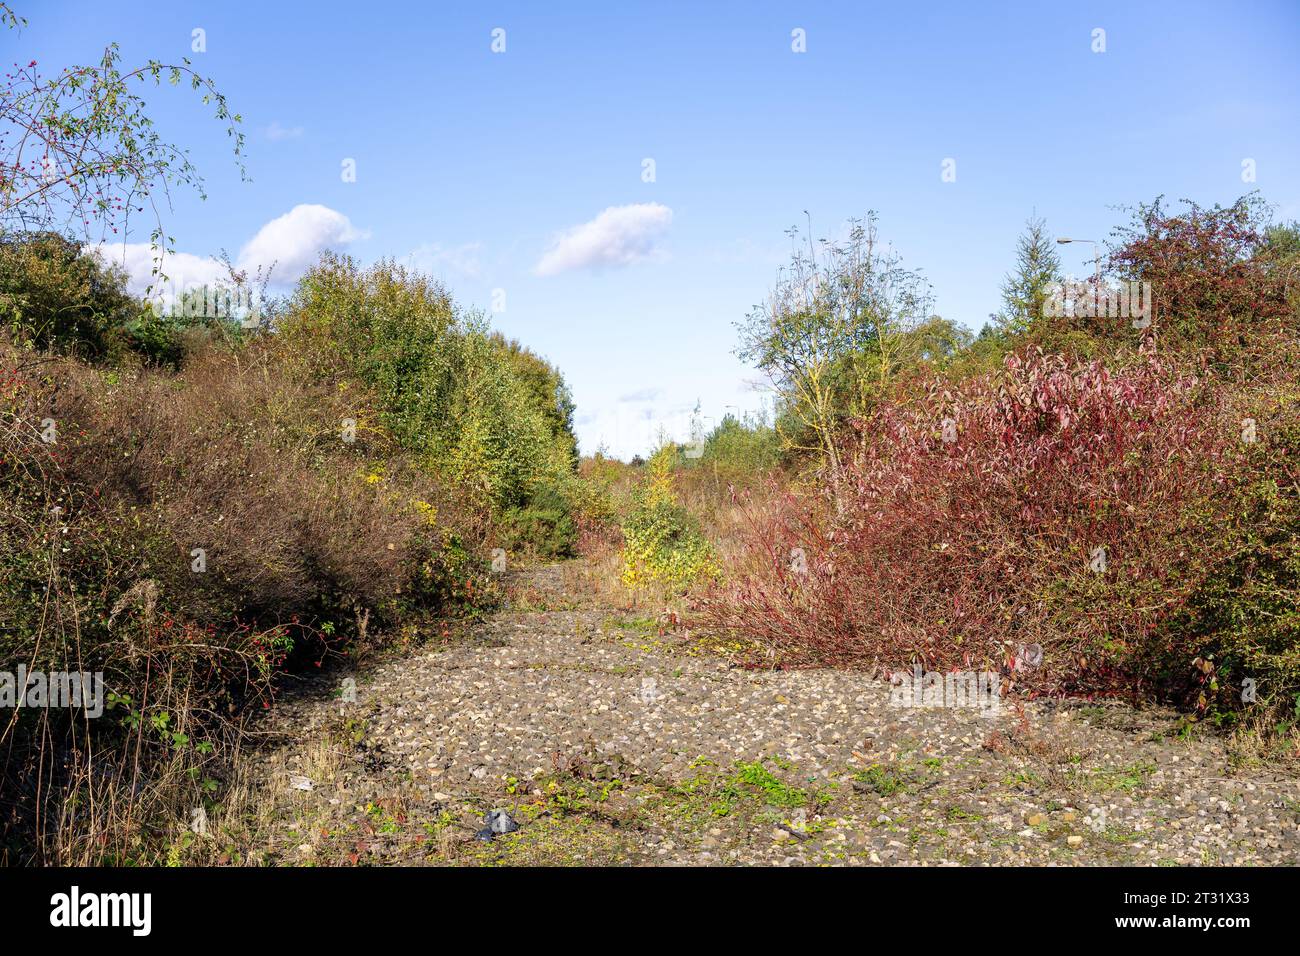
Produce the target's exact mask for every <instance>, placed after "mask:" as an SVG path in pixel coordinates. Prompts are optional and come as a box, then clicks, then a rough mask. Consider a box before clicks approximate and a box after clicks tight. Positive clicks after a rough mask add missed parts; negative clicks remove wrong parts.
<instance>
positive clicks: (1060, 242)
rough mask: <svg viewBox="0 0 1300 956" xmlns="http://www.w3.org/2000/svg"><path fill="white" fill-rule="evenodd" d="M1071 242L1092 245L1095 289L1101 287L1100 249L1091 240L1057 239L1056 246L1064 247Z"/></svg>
mask: <svg viewBox="0 0 1300 956" xmlns="http://www.w3.org/2000/svg"><path fill="white" fill-rule="evenodd" d="M1071 242H1091V243H1092V263H1093V268H1094V269H1095V270H1096V276H1097V287H1098V288H1100V287H1101V248H1100V247H1099V246H1098V245H1097V243H1096V241H1095V240H1093V239H1057V240H1056V243H1057V245H1060V246H1064V245H1067V244H1068V243H1071Z"/></svg>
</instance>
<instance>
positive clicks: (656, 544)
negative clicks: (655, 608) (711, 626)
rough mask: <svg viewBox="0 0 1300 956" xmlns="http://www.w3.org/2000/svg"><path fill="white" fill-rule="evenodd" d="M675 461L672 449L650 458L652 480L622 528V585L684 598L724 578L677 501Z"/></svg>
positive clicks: (635, 498)
mask: <svg viewBox="0 0 1300 956" xmlns="http://www.w3.org/2000/svg"><path fill="white" fill-rule="evenodd" d="M676 460H677V448H676V446H675V445H672V444H666V445H664V446H663V447H662V448H660V449H659V451H657V452H656V453H655V454H654V456H653V457H651V459H650V462H649V468H650V480H649V481H648V482H647V483H646V484H645V485H644V486H643V487H641V488H639V489H637V491H636V492H635V494H634V496H633V507H632V512H631V514H630V515H629V516H628V518H627V520H626V521H625V522H624V523H623V541H624V544H623V571H622V580H623V583H624V584H625V585H627V586H628V587H629V588H633V589H636V588H641V587H645V586H647V585H649V584H651V583H656V584H661V585H663V586H665V587H667V588H669V589H670V590H672V591H677V592H681V591H684V590H686V589H687V588H689V587H690V586H691V585H693V584H696V583H698V582H701V581H705V580H709V579H711V578H715V577H717V576H718V575H719V574H720V572H721V568H720V567H719V565H718V562H717V558H716V557H715V556H714V553H713V548H712V547H711V546H710V545H709V542H708V541H707V540H706V539H705V538H704V536H703V535H702V534H701V533H700V530H699V528H698V526H697V524H696V522H695V520H694V518H693V517H692V515H691V514H690V512H688V511H687V510H686V509H685V508H684V507H682V506H681V504H680V503H679V502H678V500H677V496H676V494H675V492H674V490H673V472H672V469H673V466H674V463H675V462H676Z"/></svg>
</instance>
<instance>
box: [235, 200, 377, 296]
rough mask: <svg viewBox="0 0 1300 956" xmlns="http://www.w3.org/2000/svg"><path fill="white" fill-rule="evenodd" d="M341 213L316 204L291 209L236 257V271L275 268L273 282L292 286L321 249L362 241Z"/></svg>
mask: <svg viewBox="0 0 1300 956" xmlns="http://www.w3.org/2000/svg"><path fill="white" fill-rule="evenodd" d="M366 235H367V234H366V233H364V232H362V231H361V230H359V229H356V228H354V227H353V225H352V222H351V220H349V219H348V217H347V216H345V215H343V213H341V212H339V211H337V210H335V209H330V208H329V207H328V206H321V205H317V204H306V203H304V204H302V205H298V206H294V207H293V208H292V209H290V210H289V211H288V212H287V213H285V214H284V215H283V216H280V217H279V218H277V219H272V220H271V221H270V222H268V223H267V224H266V225H265V226H263V227H262V228H261V229H259V230H257V235H255V236H254V237H253V238H252V239H250V240H249V241H248V243H247V244H246V245H245V246H244V248H243V249H242V250H240V253H239V263H238V264H239V268H241V269H249V270H250V271H252V270H255V269H256V268H257V267H258V266H263V267H269V266H271V265H272V264H273V263H274V264H275V280H276V281H277V282H292V281H294V280H295V279H298V278H299V277H301V276H302V274H303V273H304V272H306V271H307V270H308V269H309V268H310V267H311V266H312V265H313V264H314V263H315V262H316V260H317V259H318V258H319V257H320V254H321V252H322V251H323V250H325V249H332V248H335V247H337V246H342V245H346V244H348V243H350V242H355V241H356V240H358V239H364V238H366Z"/></svg>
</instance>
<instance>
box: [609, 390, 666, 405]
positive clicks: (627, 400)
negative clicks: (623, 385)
mask: <svg viewBox="0 0 1300 956" xmlns="http://www.w3.org/2000/svg"><path fill="white" fill-rule="evenodd" d="M663 393H664V390H663V389H662V388H643V389H641V390H639V391H636V392H629V393H628V394H627V395H620V396H619V398H618V400H619V401H620V402H623V403H624V404H631V403H635V402H653V401H654V400H655V399H656V398H658V397H659V396H660V395H662V394H663Z"/></svg>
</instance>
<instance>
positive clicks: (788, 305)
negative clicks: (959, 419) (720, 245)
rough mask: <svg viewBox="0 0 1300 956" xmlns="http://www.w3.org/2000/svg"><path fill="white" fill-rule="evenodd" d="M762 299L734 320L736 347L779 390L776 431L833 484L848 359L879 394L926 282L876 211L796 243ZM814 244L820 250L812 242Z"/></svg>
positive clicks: (920, 314)
mask: <svg viewBox="0 0 1300 956" xmlns="http://www.w3.org/2000/svg"><path fill="white" fill-rule="evenodd" d="M788 234H789V235H790V236H791V238H792V240H793V241H794V242H795V248H794V252H793V253H792V256H791V261H790V265H789V267H788V269H787V270H783V271H782V273H781V274H780V275H779V276H778V279H777V282H776V285H775V287H774V288H773V290H772V292H771V293H770V294H769V296H768V298H767V300H766V301H765V302H764V303H763V304H761V305H760V306H757V307H756V308H755V309H754V310H753V311H752V312H751V313H750V314H749V315H748V316H747V317H746V319H745V321H744V322H742V323H740V324H739V326H738V327H739V330H740V337H741V345H740V348H739V349H738V354H739V355H740V356H741V357H742V358H744V359H746V360H748V361H751V362H753V363H754V364H755V365H757V367H758V368H759V369H761V370H762V371H763V372H764V373H766V374H767V375H768V377H769V379H770V380H771V382H772V384H773V385H774V386H775V387H776V389H777V391H778V392H779V393H780V394H781V396H782V406H783V414H782V415H781V416H779V417H778V420H777V421H778V428H779V430H780V431H781V434H782V439H783V441H785V442H786V444H787V446H788V447H789V448H790V449H791V450H793V451H797V452H813V453H815V454H817V455H819V457H820V458H821V459H822V461H823V462H824V463H825V465H826V467H827V469H828V471H829V473H830V477H831V481H832V484H833V485H834V486H836V487H838V485H839V481H840V477H841V474H842V471H843V464H842V461H841V458H840V453H839V450H838V447H837V444H836V438H837V433H838V431H839V428H840V425H841V423H842V420H843V417H844V414H845V412H846V409H847V408H848V406H847V405H846V398H849V397H850V396H846V395H845V388H846V381H845V376H844V370H845V364H844V363H845V360H846V359H847V358H849V357H850V356H858V357H859V358H861V361H860V362H858V363H857V364H856V365H855V366H854V367H855V371H856V375H855V379H856V380H855V381H853V382H852V385H851V387H852V389H853V391H854V392H855V393H856V396H857V397H858V400H859V402H860V401H861V398H862V396H864V395H872V394H880V393H881V392H883V390H884V388H885V387H886V386H887V384H888V382H889V380H890V377H891V375H892V374H893V372H894V371H895V370H896V368H897V362H898V357H899V353H900V350H901V349H902V348H903V347H904V344H905V338H904V336H905V333H907V332H910V331H912V330H913V329H915V328H916V327H917V326H919V325H920V324H921V323H922V321H923V319H924V318H925V317H926V316H927V315H928V314H929V303H930V292H929V286H928V284H927V283H926V282H925V280H924V279H922V277H921V276H920V274H919V273H916V272H913V271H910V270H908V269H905V268H903V266H902V262H901V259H900V257H899V256H898V255H897V253H895V252H893V251H892V250H891V249H889V248H888V247H887V246H886V245H885V244H884V243H883V242H882V241H881V240H880V238H879V234H878V232H877V227H876V215H875V213H874V212H868V213H867V216H866V218H865V219H858V220H852V221H851V223H850V231H849V235H848V238H847V240H845V241H844V242H839V243H835V242H830V241H828V240H822V241H821V242H820V243H817V244H814V243H813V241H812V239H811V237H810V238H809V240H808V244H807V249H806V251H805V250H804V249H803V248H802V247H801V246H800V245H799V244H798V242H797V240H798V235H799V233H798V229H791V230H789V233H788ZM818 245H820V247H821V248H820V252H819V250H818V248H817V246H818Z"/></svg>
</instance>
